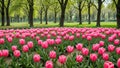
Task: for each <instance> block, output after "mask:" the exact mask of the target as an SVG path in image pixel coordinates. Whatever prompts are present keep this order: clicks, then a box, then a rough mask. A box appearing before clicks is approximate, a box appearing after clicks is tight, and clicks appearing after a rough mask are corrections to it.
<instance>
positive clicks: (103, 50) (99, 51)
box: [98, 47, 105, 55]
mask: <svg viewBox="0 0 120 68" xmlns="http://www.w3.org/2000/svg"><path fill="white" fill-rule="evenodd" d="M104 52H105V48H103V47H101V48H99V49H98V54H100V55H102V54H103V53H104Z"/></svg>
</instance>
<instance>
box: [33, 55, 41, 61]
mask: <svg viewBox="0 0 120 68" xmlns="http://www.w3.org/2000/svg"><path fill="white" fill-rule="evenodd" d="M40 59H41V57H40V55H39V54H35V55H34V56H33V60H34V62H40Z"/></svg>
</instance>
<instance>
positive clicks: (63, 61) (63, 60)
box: [58, 55, 67, 64]
mask: <svg viewBox="0 0 120 68" xmlns="http://www.w3.org/2000/svg"><path fill="white" fill-rule="evenodd" d="M66 60H67V58H66V56H65V55H60V56H59V59H58V61H59V62H60V63H61V64H64V63H65V62H66Z"/></svg>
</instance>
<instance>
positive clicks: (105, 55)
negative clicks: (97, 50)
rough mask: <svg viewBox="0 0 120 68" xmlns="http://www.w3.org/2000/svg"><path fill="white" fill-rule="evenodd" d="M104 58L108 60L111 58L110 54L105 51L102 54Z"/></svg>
mask: <svg viewBox="0 0 120 68" xmlns="http://www.w3.org/2000/svg"><path fill="white" fill-rule="evenodd" d="M102 58H103V60H105V61H108V60H109V54H107V53H104V54H103V55H102Z"/></svg>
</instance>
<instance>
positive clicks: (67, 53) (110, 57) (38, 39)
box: [0, 28, 120, 68]
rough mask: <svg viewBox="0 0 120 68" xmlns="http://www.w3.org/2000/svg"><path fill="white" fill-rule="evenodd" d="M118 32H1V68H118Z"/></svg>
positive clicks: (86, 29) (37, 29)
mask: <svg viewBox="0 0 120 68" xmlns="http://www.w3.org/2000/svg"><path fill="white" fill-rule="evenodd" d="M119 39H120V30H117V29H115V28H35V29H16V30H14V29H10V30H0V68H9V67H12V68H42V67H45V68H62V67H63V68H120V40H119Z"/></svg>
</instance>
